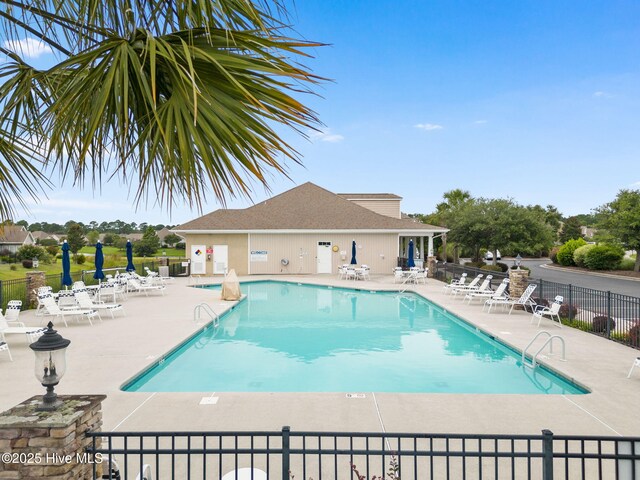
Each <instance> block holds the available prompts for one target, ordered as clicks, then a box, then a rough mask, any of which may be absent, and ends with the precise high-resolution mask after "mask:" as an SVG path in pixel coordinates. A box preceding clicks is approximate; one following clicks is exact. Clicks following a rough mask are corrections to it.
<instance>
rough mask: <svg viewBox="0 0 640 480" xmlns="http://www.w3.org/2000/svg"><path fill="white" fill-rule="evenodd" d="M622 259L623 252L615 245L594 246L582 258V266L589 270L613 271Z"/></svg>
mask: <svg viewBox="0 0 640 480" xmlns="http://www.w3.org/2000/svg"><path fill="white" fill-rule="evenodd" d="M622 257H624V251H623V250H622V248H620V247H618V246H617V245H608V244H602V245H595V246H594V247H593V248H592V249H591V250H589V251H588V252H587V254H586V256H585V258H584V264H585V265H586V267H587V268H588V269H590V270H615V269H616V268H618V265H620V261H621V260H622Z"/></svg>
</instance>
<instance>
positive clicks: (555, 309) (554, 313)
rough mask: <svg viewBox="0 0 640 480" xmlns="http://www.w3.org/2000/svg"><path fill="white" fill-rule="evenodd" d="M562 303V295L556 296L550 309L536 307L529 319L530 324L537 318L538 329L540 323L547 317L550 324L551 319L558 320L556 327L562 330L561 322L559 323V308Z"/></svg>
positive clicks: (540, 306)
mask: <svg viewBox="0 0 640 480" xmlns="http://www.w3.org/2000/svg"><path fill="white" fill-rule="evenodd" d="M563 301H564V297H563V296H562V295H558V296H556V298H555V299H554V301H553V303H552V304H551V306H550V307H544V306H542V305H537V306H536V307H535V309H534V310H533V315H532V317H531V323H533V321H534V320H535V319H536V318H537V319H538V327H539V326H540V322H542V319H543V318H544V317H546V316H548V317H549V320H551V321H552V322H553V321H554V320H553V319H554V318H556V319H557V320H558V327H560V328H562V322H561V321H560V315H559V312H560V307H561V306H562V302H563Z"/></svg>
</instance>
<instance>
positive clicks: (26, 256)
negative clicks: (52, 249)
mask: <svg viewBox="0 0 640 480" xmlns="http://www.w3.org/2000/svg"><path fill="white" fill-rule="evenodd" d="M16 253H17V255H16V256H17V257H18V260H31V259H34V258H38V259H39V258H41V257H42V256H43V255H44V254H45V251H44V248H42V247H38V246H37V245H23V246H21V247H20V248H19V249H18V251H17V252H16Z"/></svg>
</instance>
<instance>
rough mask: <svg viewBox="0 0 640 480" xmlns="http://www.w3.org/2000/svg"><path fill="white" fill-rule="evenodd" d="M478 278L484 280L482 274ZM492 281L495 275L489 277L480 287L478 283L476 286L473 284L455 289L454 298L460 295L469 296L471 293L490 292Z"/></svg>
mask: <svg viewBox="0 0 640 480" xmlns="http://www.w3.org/2000/svg"><path fill="white" fill-rule="evenodd" d="M478 277H480V278H482V274H480V275H478ZM476 278H477V277H476ZM492 279H493V275H487V276H486V277H485V279H484V280H483V281H482V283H481V284H480V285H478V283H477V282H476V284H475V285H474V284H473V282H471V283H470V284H469V285H466V286H462V287H459V288H454V289H453V296H454V297H457V296H458V294H459V293H462V294H467V293H469V292H487V291H489V285H490V284H491V280H492ZM474 280H475V279H474ZM478 281H479V279H478ZM463 298H464V297H463Z"/></svg>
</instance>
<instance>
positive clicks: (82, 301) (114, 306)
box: [76, 292, 124, 319]
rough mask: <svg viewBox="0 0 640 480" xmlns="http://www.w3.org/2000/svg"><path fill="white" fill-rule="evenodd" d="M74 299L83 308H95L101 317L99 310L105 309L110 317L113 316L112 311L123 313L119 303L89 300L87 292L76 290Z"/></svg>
mask: <svg viewBox="0 0 640 480" xmlns="http://www.w3.org/2000/svg"><path fill="white" fill-rule="evenodd" d="M76 301H77V302H78V305H79V306H80V308H84V309H86V310H97V312H98V316H99V317H100V318H101V319H102V315H100V311H101V310H106V311H107V312H109V314H110V315H111V318H114V316H113V312H122V313H123V315H124V307H123V306H122V305H121V304H119V303H102V302H98V303H96V302H94V301H93V300H91V297H90V296H89V294H88V293H87V292H76Z"/></svg>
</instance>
